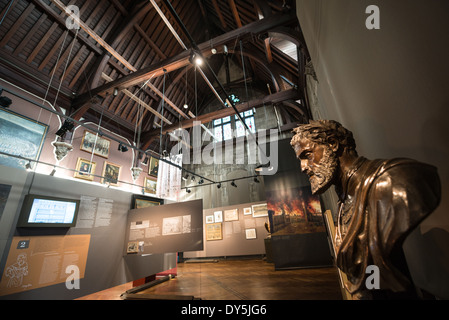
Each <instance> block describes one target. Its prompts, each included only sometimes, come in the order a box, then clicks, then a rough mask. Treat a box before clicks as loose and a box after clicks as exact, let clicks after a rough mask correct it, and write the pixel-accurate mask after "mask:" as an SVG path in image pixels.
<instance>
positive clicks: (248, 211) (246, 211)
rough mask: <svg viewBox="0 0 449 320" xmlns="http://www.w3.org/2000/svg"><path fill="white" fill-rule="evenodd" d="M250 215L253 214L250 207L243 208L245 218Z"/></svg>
mask: <svg viewBox="0 0 449 320" xmlns="http://www.w3.org/2000/svg"><path fill="white" fill-rule="evenodd" d="M251 214H253V211H252V210H251V207H248V208H243V215H245V216H247V215H251Z"/></svg>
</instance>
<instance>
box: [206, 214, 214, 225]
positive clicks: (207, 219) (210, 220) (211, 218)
mask: <svg viewBox="0 0 449 320" xmlns="http://www.w3.org/2000/svg"><path fill="white" fill-rule="evenodd" d="M214 222H215V220H214V215H213V214H211V215H209V216H206V223H214Z"/></svg>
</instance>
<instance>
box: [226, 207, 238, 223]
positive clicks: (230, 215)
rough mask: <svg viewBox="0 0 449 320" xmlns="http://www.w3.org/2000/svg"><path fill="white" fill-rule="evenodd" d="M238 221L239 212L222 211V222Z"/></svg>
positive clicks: (234, 210) (232, 210)
mask: <svg viewBox="0 0 449 320" xmlns="http://www.w3.org/2000/svg"><path fill="white" fill-rule="evenodd" d="M238 219H239V210H238V209H231V210H225V211H224V221H236V220H238Z"/></svg>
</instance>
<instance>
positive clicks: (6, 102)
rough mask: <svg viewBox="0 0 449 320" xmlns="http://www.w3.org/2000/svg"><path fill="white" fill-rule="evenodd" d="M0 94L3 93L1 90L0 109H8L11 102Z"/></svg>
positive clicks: (0, 89)
mask: <svg viewBox="0 0 449 320" xmlns="http://www.w3.org/2000/svg"><path fill="white" fill-rule="evenodd" d="M2 93H3V88H0V107H3V108H9V106H10V105H11V103H12V100H11V99H9V98H8V97H3V96H2Z"/></svg>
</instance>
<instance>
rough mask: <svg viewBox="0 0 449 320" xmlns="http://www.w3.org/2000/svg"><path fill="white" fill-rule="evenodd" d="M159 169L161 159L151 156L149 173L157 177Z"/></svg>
mask: <svg viewBox="0 0 449 320" xmlns="http://www.w3.org/2000/svg"><path fill="white" fill-rule="evenodd" d="M158 170H159V159H156V158H153V157H150V163H149V165H148V174H149V175H150V176H152V177H155V178H157V172H158Z"/></svg>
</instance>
